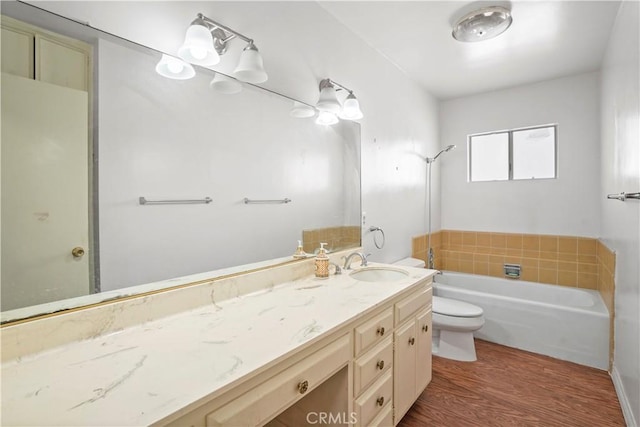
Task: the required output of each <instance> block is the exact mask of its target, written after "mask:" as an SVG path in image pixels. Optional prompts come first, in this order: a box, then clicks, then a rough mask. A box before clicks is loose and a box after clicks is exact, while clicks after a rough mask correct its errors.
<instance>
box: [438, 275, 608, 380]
mask: <svg viewBox="0 0 640 427" xmlns="http://www.w3.org/2000/svg"><path fill="white" fill-rule="evenodd" d="M433 289H434V295H438V296H441V297H447V298H455V299H458V300H462V301H467V302H470V303H472V304H475V305H478V306H480V307H482V309H483V310H484V316H485V324H484V326H483V327H482V328H481V329H480V330H478V331H476V332H475V333H474V336H475V337H476V338H480V339H483V340H487V341H491V342H495V343H498V344H503V345H506V346H509V347H515V348H519V349H522V350H527V351H531V352H534V353H538V354H544V355H547V356H551V357H555V358H558V359H562V360H568V361H571V362H575V363H579V364H581V365H587V366H591V367H594V368H599V369H607V368H608V367H609V312H608V310H607V308H606V306H605V305H604V302H603V301H602V298H601V296H600V294H599V293H598V292H597V291H591V290H587V289H577V288H568V287H564V286H554V285H545V284H541V283H533V282H524V281H520V280H512V279H502V278H497V277H488V276H478V275H473V274H464V273H455V272H448V271H445V272H443V274H441V275H437V276H436V277H435V282H434V285H433Z"/></svg>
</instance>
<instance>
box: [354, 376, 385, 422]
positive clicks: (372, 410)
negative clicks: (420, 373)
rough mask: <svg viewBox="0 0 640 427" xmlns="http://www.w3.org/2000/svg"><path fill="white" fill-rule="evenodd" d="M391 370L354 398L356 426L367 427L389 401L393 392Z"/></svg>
mask: <svg viewBox="0 0 640 427" xmlns="http://www.w3.org/2000/svg"><path fill="white" fill-rule="evenodd" d="M391 372H392V371H391V370H388V371H387V372H386V373H385V374H384V375H383V376H382V377H381V378H379V379H378V381H376V382H375V383H373V385H372V386H371V387H369V388H368V389H367V391H365V392H364V393H363V394H362V396H360V397H359V398H358V399H356V404H355V408H354V409H355V412H356V416H357V418H358V421H357V423H356V426H363V427H368V426H369V425H370V424H371V420H373V419H374V418H375V417H376V416H378V414H380V412H382V409H383V408H384V407H385V405H388V404H389V403H391V399H392V394H393V381H392V380H391V378H392V376H391Z"/></svg>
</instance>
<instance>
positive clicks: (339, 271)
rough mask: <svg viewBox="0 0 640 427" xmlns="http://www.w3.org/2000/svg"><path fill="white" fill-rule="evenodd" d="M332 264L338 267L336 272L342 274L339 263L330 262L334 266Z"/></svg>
mask: <svg viewBox="0 0 640 427" xmlns="http://www.w3.org/2000/svg"><path fill="white" fill-rule="evenodd" d="M332 265H333V266H334V267H335V268H336V272H335V273H334V274H342V269H341V268H340V266H339V265H338V264H336V263H335V262H330V263H329V266H332Z"/></svg>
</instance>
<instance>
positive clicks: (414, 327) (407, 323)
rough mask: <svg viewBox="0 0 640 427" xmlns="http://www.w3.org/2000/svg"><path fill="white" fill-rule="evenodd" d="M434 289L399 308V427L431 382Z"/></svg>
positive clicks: (396, 379) (396, 415)
mask: <svg viewBox="0 0 640 427" xmlns="http://www.w3.org/2000/svg"><path fill="white" fill-rule="evenodd" d="M431 292H432V291H431V287H428V288H427V287H425V288H423V289H422V290H420V291H418V292H417V293H415V294H413V295H411V296H409V297H407V298H406V299H404V300H402V301H401V302H399V303H397V304H396V307H395V308H396V323H397V324H398V326H397V327H396V331H395V332H394V347H395V348H394V362H393V363H394V366H395V370H394V420H395V423H396V424H397V423H398V422H399V421H400V420H401V419H402V417H403V416H404V414H406V412H407V411H408V410H409V408H410V407H411V405H413V403H414V402H415V400H416V399H417V398H418V396H419V395H420V393H422V391H424V389H425V388H426V387H427V385H428V384H429V382H430V381H431V336H432V330H431V329H432V327H431V317H432V316H431Z"/></svg>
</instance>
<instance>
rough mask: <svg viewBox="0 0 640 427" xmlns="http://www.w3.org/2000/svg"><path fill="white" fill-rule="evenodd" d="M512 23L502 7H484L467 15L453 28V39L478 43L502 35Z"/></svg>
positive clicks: (511, 19) (509, 15) (508, 13)
mask: <svg viewBox="0 0 640 427" xmlns="http://www.w3.org/2000/svg"><path fill="white" fill-rule="evenodd" d="M511 22H513V18H512V17H511V12H510V11H509V9H506V8H504V7H502V6H490V7H484V8H481V9H479V10H476V11H474V12H471V13H468V14H467V15H465V16H463V17H462V18H460V19H459V20H458V22H456V24H455V25H454V27H453V32H452V35H453V38H454V39H456V40H459V41H461V42H478V41H483V40H488V39H492V38H494V37H496V36H499V35H500V34H502V33H504V32H505V31H506V30H507V28H509V26H510V25H511Z"/></svg>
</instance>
